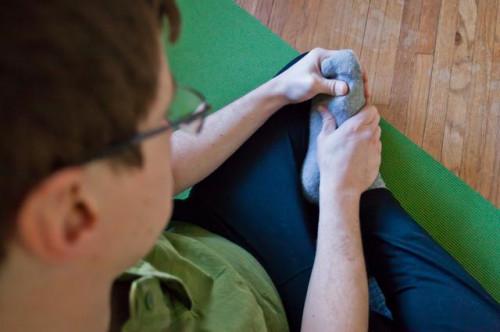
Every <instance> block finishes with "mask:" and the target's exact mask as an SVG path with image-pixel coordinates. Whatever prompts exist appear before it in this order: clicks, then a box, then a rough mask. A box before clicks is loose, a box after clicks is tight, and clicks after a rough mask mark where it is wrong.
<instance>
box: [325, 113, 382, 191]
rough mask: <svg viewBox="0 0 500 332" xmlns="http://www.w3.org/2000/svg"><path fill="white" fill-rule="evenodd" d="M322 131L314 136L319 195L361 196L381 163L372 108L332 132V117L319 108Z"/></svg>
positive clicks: (378, 119)
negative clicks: (316, 147)
mask: <svg viewBox="0 0 500 332" xmlns="http://www.w3.org/2000/svg"><path fill="white" fill-rule="evenodd" d="M320 113H321V115H322V116H323V128H322V130H321V132H320V134H319V135H318V138H317V142H318V152H317V153H318V156H317V157H318V165H319V170H320V193H321V192H324V191H325V190H326V191H332V190H333V191H334V192H339V193H340V192H341V193H344V194H353V195H355V196H361V194H362V193H363V192H364V191H365V190H366V189H367V188H368V187H369V186H370V185H371V184H372V183H373V181H374V180H375V178H376V176H377V174H378V172H379V168H380V163H381V151H382V143H381V141H380V134H381V129H380V126H379V121H380V115H379V113H378V110H377V108H376V107H375V106H372V105H370V106H365V107H364V108H363V109H362V110H361V111H360V112H359V113H357V114H356V115H354V116H353V117H351V118H349V119H348V120H347V121H345V122H344V123H343V124H342V126H340V127H339V128H337V129H335V127H336V124H335V118H334V117H333V116H332V115H331V114H330V112H328V111H327V110H326V107H323V106H320Z"/></svg>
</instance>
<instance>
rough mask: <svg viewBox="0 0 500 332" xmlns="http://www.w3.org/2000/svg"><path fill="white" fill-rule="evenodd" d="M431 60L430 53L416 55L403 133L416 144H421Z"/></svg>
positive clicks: (432, 58) (432, 59) (432, 57)
mask: <svg viewBox="0 0 500 332" xmlns="http://www.w3.org/2000/svg"><path fill="white" fill-rule="evenodd" d="M433 61H434V56H433V55H431V54H417V55H416V61H415V76H414V78H413V84H412V88H411V94H410V99H409V101H408V118H407V124H406V132H405V134H406V135H407V136H408V137H409V138H410V139H411V140H412V141H413V142H414V143H415V144H418V145H420V144H422V136H423V134H424V129H425V117H426V115H427V101H428V99H429V88H430V83H431V73H432V63H433Z"/></svg>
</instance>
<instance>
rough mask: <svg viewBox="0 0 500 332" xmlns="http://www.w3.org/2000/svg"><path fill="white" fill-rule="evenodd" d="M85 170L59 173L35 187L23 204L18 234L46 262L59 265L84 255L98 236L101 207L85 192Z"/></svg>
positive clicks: (32, 252)
mask: <svg viewBox="0 0 500 332" xmlns="http://www.w3.org/2000/svg"><path fill="white" fill-rule="evenodd" d="M83 179H84V177H83V169H82V168H81V167H74V168H66V169H63V170H60V171H57V172H55V173H54V174H52V175H51V176H49V177H48V178H46V179H44V180H43V181H42V182H41V183H39V184H38V185H37V186H36V187H34V188H33V189H32V190H31V191H30V192H29V194H28V195H27V197H26V199H25V200H24V202H23V203H22V205H21V207H20V209H19V214H18V217H17V225H18V228H17V234H18V238H19V239H20V240H21V243H22V244H23V246H24V247H25V248H26V249H27V250H28V251H30V253H31V254H32V255H34V256H36V257H39V258H40V259H42V260H45V261H48V262H52V263H58V262H63V261H67V260H69V259H71V258H73V257H75V256H78V255H80V254H82V253H83V252H84V251H85V248H87V247H88V245H89V241H91V240H92V238H93V235H94V233H95V227H96V223H97V220H98V213H97V206H96V204H95V202H94V201H93V199H92V197H91V195H90V194H89V193H86V192H85V190H84V189H85V188H84V183H83Z"/></svg>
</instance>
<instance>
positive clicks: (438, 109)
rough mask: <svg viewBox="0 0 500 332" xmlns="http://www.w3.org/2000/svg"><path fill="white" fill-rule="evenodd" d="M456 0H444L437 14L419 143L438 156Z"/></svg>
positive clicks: (455, 18) (451, 55) (434, 155)
mask: <svg viewBox="0 0 500 332" xmlns="http://www.w3.org/2000/svg"><path fill="white" fill-rule="evenodd" d="M457 15H458V1H457V0H443V3H442V6H441V11H440V15H439V24H438V32H437V39H436V49H435V51H434V64H433V67H432V80H431V92H430V95H429V106H428V110H427V119H426V124H425V131H424V137H423V141H422V145H423V147H424V149H425V150H426V151H427V152H428V153H430V154H431V155H432V156H433V157H434V158H436V159H437V160H439V161H440V160H441V151H442V145H443V133H444V127H445V119H446V108H447V104H448V88H449V84H450V77H451V67H452V64H453V51H454V43H455V32H456V27H457V25H456V24H457V23H456V21H457Z"/></svg>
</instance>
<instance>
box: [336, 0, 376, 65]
mask: <svg viewBox="0 0 500 332" xmlns="http://www.w3.org/2000/svg"><path fill="white" fill-rule="evenodd" d="M349 4H350V6H347V7H346V10H345V11H344V15H345V17H346V18H350V19H348V21H349V22H348V24H346V25H345V26H346V27H347V28H346V31H345V33H344V40H343V42H342V47H344V48H350V49H352V50H353V51H354V52H356V54H357V55H358V57H361V50H362V48H363V37H364V35H365V27H366V19H367V17H368V8H369V5H370V1H369V0H352V1H349Z"/></svg>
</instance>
